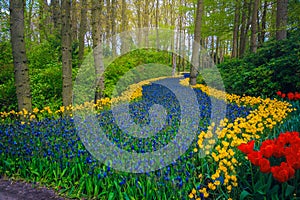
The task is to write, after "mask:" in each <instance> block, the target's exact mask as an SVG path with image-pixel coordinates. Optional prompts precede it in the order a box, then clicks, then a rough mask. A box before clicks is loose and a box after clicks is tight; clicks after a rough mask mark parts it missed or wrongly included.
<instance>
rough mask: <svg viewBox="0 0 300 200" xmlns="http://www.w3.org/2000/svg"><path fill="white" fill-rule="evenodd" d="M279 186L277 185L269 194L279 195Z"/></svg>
mask: <svg viewBox="0 0 300 200" xmlns="http://www.w3.org/2000/svg"><path fill="white" fill-rule="evenodd" d="M278 190H279V186H278V185H275V186H274V187H273V188H272V189H271V190H270V191H269V194H278Z"/></svg>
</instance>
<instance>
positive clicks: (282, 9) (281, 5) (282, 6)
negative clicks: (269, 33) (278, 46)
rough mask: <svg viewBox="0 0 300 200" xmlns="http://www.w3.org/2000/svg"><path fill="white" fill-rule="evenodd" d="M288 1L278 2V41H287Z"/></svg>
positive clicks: (280, 0) (279, 0)
mask: <svg viewBox="0 0 300 200" xmlns="http://www.w3.org/2000/svg"><path fill="white" fill-rule="evenodd" d="M287 12H288V0H277V14H276V40H283V39H286V33H287V30H286V29H287V28H286V25H287Z"/></svg>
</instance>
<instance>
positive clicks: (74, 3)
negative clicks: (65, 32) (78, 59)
mask: <svg viewBox="0 0 300 200" xmlns="http://www.w3.org/2000/svg"><path fill="white" fill-rule="evenodd" d="M71 24H72V25H71V26H72V34H71V35H72V41H73V42H75V41H77V40H78V28H77V0H72V12H71Z"/></svg>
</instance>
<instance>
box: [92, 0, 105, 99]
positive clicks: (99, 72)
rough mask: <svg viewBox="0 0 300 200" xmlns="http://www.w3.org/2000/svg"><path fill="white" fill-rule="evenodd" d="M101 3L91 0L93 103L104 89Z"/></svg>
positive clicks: (100, 96)
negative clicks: (94, 85)
mask: <svg viewBox="0 0 300 200" xmlns="http://www.w3.org/2000/svg"><path fill="white" fill-rule="evenodd" d="M101 5H103V0H101V1H99V0H93V8H92V37H93V56H94V65H95V74H96V80H95V81H96V91H95V103H97V100H99V99H101V98H102V97H103V91H104V64H103V58H102V57H103V52H102V41H101V9H102V7H101Z"/></svg>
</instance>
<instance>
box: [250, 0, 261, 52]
mask: <svg viewBox="0 0 300 200" xmlns="http://www.w3.org/2000/svg"><path fill="white" fill-rule="evenodd" d="M258 4H259V0H254V1H253V10H252V19H251V39H250V51H251V52H254V53H255V52H256V50H257V12H258Z"/></svg>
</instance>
